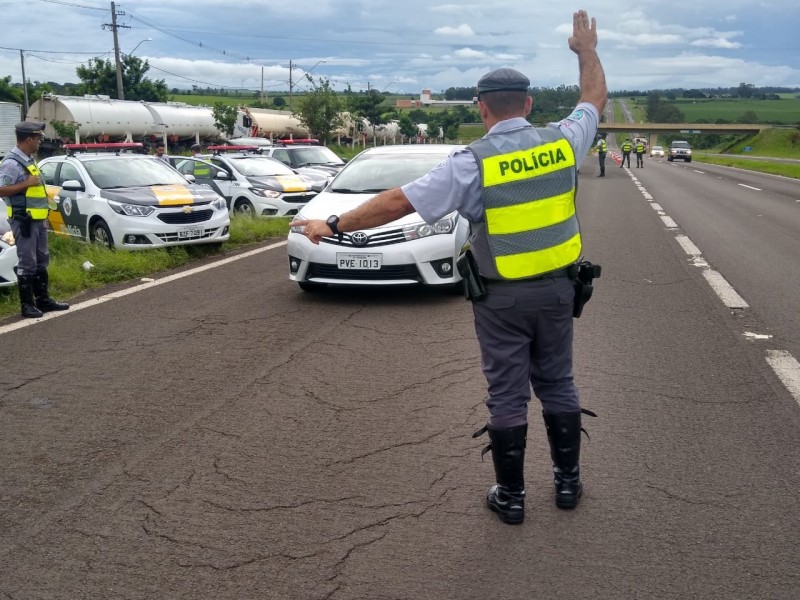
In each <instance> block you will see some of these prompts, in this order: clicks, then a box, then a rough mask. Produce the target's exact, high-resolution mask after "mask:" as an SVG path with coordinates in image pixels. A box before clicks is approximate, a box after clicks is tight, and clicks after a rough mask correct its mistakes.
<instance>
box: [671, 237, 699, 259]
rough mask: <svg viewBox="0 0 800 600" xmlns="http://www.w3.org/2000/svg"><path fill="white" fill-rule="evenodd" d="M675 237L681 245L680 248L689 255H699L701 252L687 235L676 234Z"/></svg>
mask: <svg viewBox="0 0 800 600" xmlns="http://www.w3.org/2000/svg"><path fill="white" fill-rule="evenodd" d="M675 239H676V240H678V243H679V244H680V245H681V248H683V251H684V252H686V254H688V255H689V256H700V255H701V254H702V252H700V248H698V247H697V246H695V245H694V242H692V240H690V239H689V236H686V235H676V236H675Z"/></svg>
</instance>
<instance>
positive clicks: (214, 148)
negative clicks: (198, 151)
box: [207, 146, 259, 152]
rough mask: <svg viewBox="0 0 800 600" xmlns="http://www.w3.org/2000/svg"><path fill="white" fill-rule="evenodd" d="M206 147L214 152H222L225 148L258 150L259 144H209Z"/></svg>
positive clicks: (239, 150) (240, 150)
mask: <svg viewBox="0 0 800 600" xmlns="http://www.w3.org/2000/svg"><path fill="white" fill-rule="evenodd" d="M207 149H208V150H214V151H216V152H224V151H225V150H231V151H236V152H244V151H245V150H258V149H259V146H209V147H208V148H207Z"/></svg>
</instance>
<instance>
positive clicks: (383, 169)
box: [287, 144, 469, 291]
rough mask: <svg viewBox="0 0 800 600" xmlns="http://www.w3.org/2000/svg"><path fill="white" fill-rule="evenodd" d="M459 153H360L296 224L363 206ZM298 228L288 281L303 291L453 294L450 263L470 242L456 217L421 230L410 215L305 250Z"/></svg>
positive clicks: (416, 148) (434, 149) (430, 147)
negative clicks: (410, 288)
mask: <svg viewBox="0 0 800 600" xmlns="http://www.w3.org/2000/svg"><path fill="white" fill-rule="evenodd" d="M458 148H460V146H454V145H446V144H420V145H404V146H379V147H375V148H370V149H368V150H364V151H363V152H362V153H360V154H359V155H358V156H356V157H355V158H354V159H353V160H351V161H350V162H348V163H347V165H346V166H345V167H344V168H343V169H342V170H341V172H340V173H339V174H338V175H337V176H336V177H335V178H334V180H333V181H332V182H331V184H330V185H329V186H328V187H327V188H326V189H325V191H323V192H322V193H320V194H319V195H317V196H316V197H314V198H313V199H312V200H311V201H310V202H309V203H308V204H307V205H306V206H305V207H303V208H302V209H301V211H300V213H299V214H298V215H297V216H296V217H295V220H303V219H327V218H328V217H329V216H330V215H341V214H342V213H345V212H347V211H348V210H352V209H354V208H356V207H357V206H359V205H361V204H363V203H364V202H366V201H367V200H369V199H370V198H372V197H373V196H375V195H376V194H377V193H378V192H381V191H383V190H387V189H391V188H394V187H398V186H401V185H404V184H406V183H409V182H411V181H413V180H414V179H417V178H418V177H420V176H422V175H424V174H425V173H427V172H428V171H429V170H430V169H432V168H433V167H435V166H436V165H438V164H439V163H441V162H442V161H443V160H444V159H445V158H447V156H448V155H449V153H450V152H452V151H453V150H455V149H458ZM302 229H303V228H302V227H297V228H294V227H292V228H290V231H289V238H288V244H287V252H288V254H289V277H290V279H291V280H293V281H296V282H297V283H298V285H299V286H300V288H301V289H303V290H304V291H313V290H318V289H320V288H324V287H325V286H327V285H328V284H337V285H409V284H423V285H429V286H438V287H442V288H447V289H453V290H457V289H460V288H461V285H462V284H461V276H460V275H459V274H458V270H457V269H456V262H455V261H456V259H457V258H458V255H459V254H460V252H461V248H462V247H463V245H464V243H465V242H466V240H467V237H468V235H469V223H467V221H466V220H465V219H463V218H462V217H460V216H459V215H458V213H451V214H449V215H447V216H446V217H444V218H443V219H441V220H439V221H437V222H436V223H433V224H431V225H428V224H427V223H425V222H424V221H423V220H422V219H421V218H420V216H419V215H418V214H417V213H412V214H410V215H407V216H405V217H403V218H401V219H398V220H396V221H393V222H391V223H388V224H386V225H383V226H381V227H375V228H373V229H364V230H360V231H351V232H349V233H345V234H344V235H343V237H342V239H341V240H339V239H338V237H336V236H334V237H326V238H323V239H322V241H321V242H320V243H319V245H315V244H312V243H311V242H310V241H309V240H308V239H307V238H306V237H305V236H304V235H303V232H302Z"/></svg>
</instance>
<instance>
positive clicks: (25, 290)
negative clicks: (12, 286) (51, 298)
mask: <svg viewBox="0 0 800 600" xmlns="http://www.w3.org/2000/svg"><path fill="white" fill-rule="evenodd" d="M17 287H18V288H19V303H20V307H21V313H22V316H23V317H26V318H28V319H38V318H40V317H42V316H44V314H43V313H42V311H40V310H39V309H38V308H36V304H35V303H34V300H33V276H32V275H17Z"/></svg>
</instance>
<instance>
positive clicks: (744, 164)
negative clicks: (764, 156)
mask: <svg viewBox="0 0 800 600" xmlns="http://www.w3.org/2000/svg"><path fill="white" fill-rule="evenodd" d="M692 162H704V163H710V164H712V165H722V166H724V167H736V168H737V169H745V170H747V171H757V172H759V173H770V174H772V175H783V176H784V177H792V178H794V179H800V165H790V164H785V163H778V162H769V161H762V160H755V159H752V160H751V159H747V158H735V157H730V158H729V157H727V156H725V157H723V156H704V155H703V154H702V153H699V152H695V153H694V155H693V156H692Z"/></svg>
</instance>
